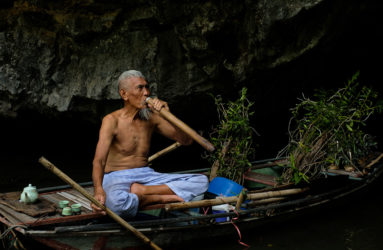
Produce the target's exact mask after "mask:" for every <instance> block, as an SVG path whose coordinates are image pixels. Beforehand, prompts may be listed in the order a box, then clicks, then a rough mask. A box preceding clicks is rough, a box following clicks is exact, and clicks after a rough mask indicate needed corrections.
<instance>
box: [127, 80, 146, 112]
mask: <svg viewBox="0 0 383 250" xmlns="http://www.w3.org/2000/svg"><path fill="white" fill-rule="evenodd" d="M125 81H127V83H128V84H127V86H128V88H127V89H126V90H125V89H123V90H120V94H121V96H122V98H123V99H124V100H125V101H128V102H129V104H130V105H132V106H134V107H136V108H138V109H142V108H145V107H146V102H145V100H146V98H147V97H149V95H150V91H149V85H148V83H147V82H146V81H145V79H143V78H140V77H132V78H128V79H125Z"/></svg>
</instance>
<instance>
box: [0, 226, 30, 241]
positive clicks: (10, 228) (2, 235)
mask: <svg viewBox="0 0 383 250" xmlns="http://www.w3.org/2000/svg"><path fill="white" fill-rule="evenodd" d="M16 227H21V228H23V229H27V228H28V227H27V226H24V225H12V226H10V227H8V228H7V229H6V230H5V231H4V233H2V234H1V235H0V240H2V239H5V237H6V236H7V234H9V232H11V231H12V230H13V229H14V228H16Z"/></svg>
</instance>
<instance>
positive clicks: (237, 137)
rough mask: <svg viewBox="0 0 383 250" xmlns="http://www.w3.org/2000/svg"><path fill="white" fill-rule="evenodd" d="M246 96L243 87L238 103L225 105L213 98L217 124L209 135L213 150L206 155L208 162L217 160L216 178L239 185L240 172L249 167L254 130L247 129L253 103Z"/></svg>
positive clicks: (241, 176)
mask: <svg viewBox="0 0 383 250" xmlns="http://www.w3.org/2000/svg"><path fill="white" fill-rule="evenodd" d="M246 94H247V89H246V88H243V89H242V91H241V96H240V98H239V99H238V100H236V101H229V102H227V103H225V102H223V100H222V97H220V96H218V97H214V99H215V104H216V106H217V111H218V116H219V121H220V123H219V125H218V127H217V128H215V129H214V130H213V132H212V133H211V135H210V138H211V142H212V143H213V145H214V147H215V148H216V150H215V151H214V152H213V153H210V154H209V155H207V158H208V160H209V161H210V162H211V163H213V162H214V161H216V160H218V161H219V170H218V175H219V176H222V177H226V178H228V179H231V180H233V181H236V182H238V183H240V184H242V183H243V173H244V171H245V170H246V169H247V168H248V167H250V166H251V164H250V160H249V157H250V156H251V155H252V154H253V153H254V148H252V137H253V132H254V129H253V128H252V127H251V126H250V117H251V116H252V115H253V114H254V112H251V111H250V109H251V107H252V106H253V103H252V102H250V101H249V100H248V99H247V98H246ZM225 147H227V148H226V149H227V151H226V152H225V150H224V148H225Z"/></svg>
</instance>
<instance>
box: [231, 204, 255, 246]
mask: <svg viewBox="0 0 383 250" xmlns="http://www.w3.org/2000/svg"><path fill="white" fill-rule="evenodd" d="M233 211H234V212H235V213H236V214H237V217H232V218H231V220H230V222H231V224H232V225H233V226H234V227H235V229H236V230H237V233H238V236H239V239H238V243H239V244H241V245H242V246H245V247H247V248H248V247H250V245H248V244H246V243H244V242H243V241H242V234H241V231H240V230H239V228H238V226H237V225H235V221H236V220H238V219H239V213H238V212H237V210H235V209H233Z"/></svg>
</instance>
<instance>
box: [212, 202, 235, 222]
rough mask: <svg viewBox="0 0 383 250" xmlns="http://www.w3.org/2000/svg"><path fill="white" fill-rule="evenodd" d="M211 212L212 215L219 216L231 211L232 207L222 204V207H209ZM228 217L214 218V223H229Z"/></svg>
mask: <svg viewBox="0 0 383 250" xmlns="http://www.w3.org/2000/svg"><path fill="white" fill-rule="evenodd" d="M211 208H212V210H213V214H221V213H228V212H230V210H232V206H231V205H229V204H222V205H216V206H212V207H211ZM229 220H230V218H229V217H219V218H215V221H216V222H226V221H229Z"/></svg>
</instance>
